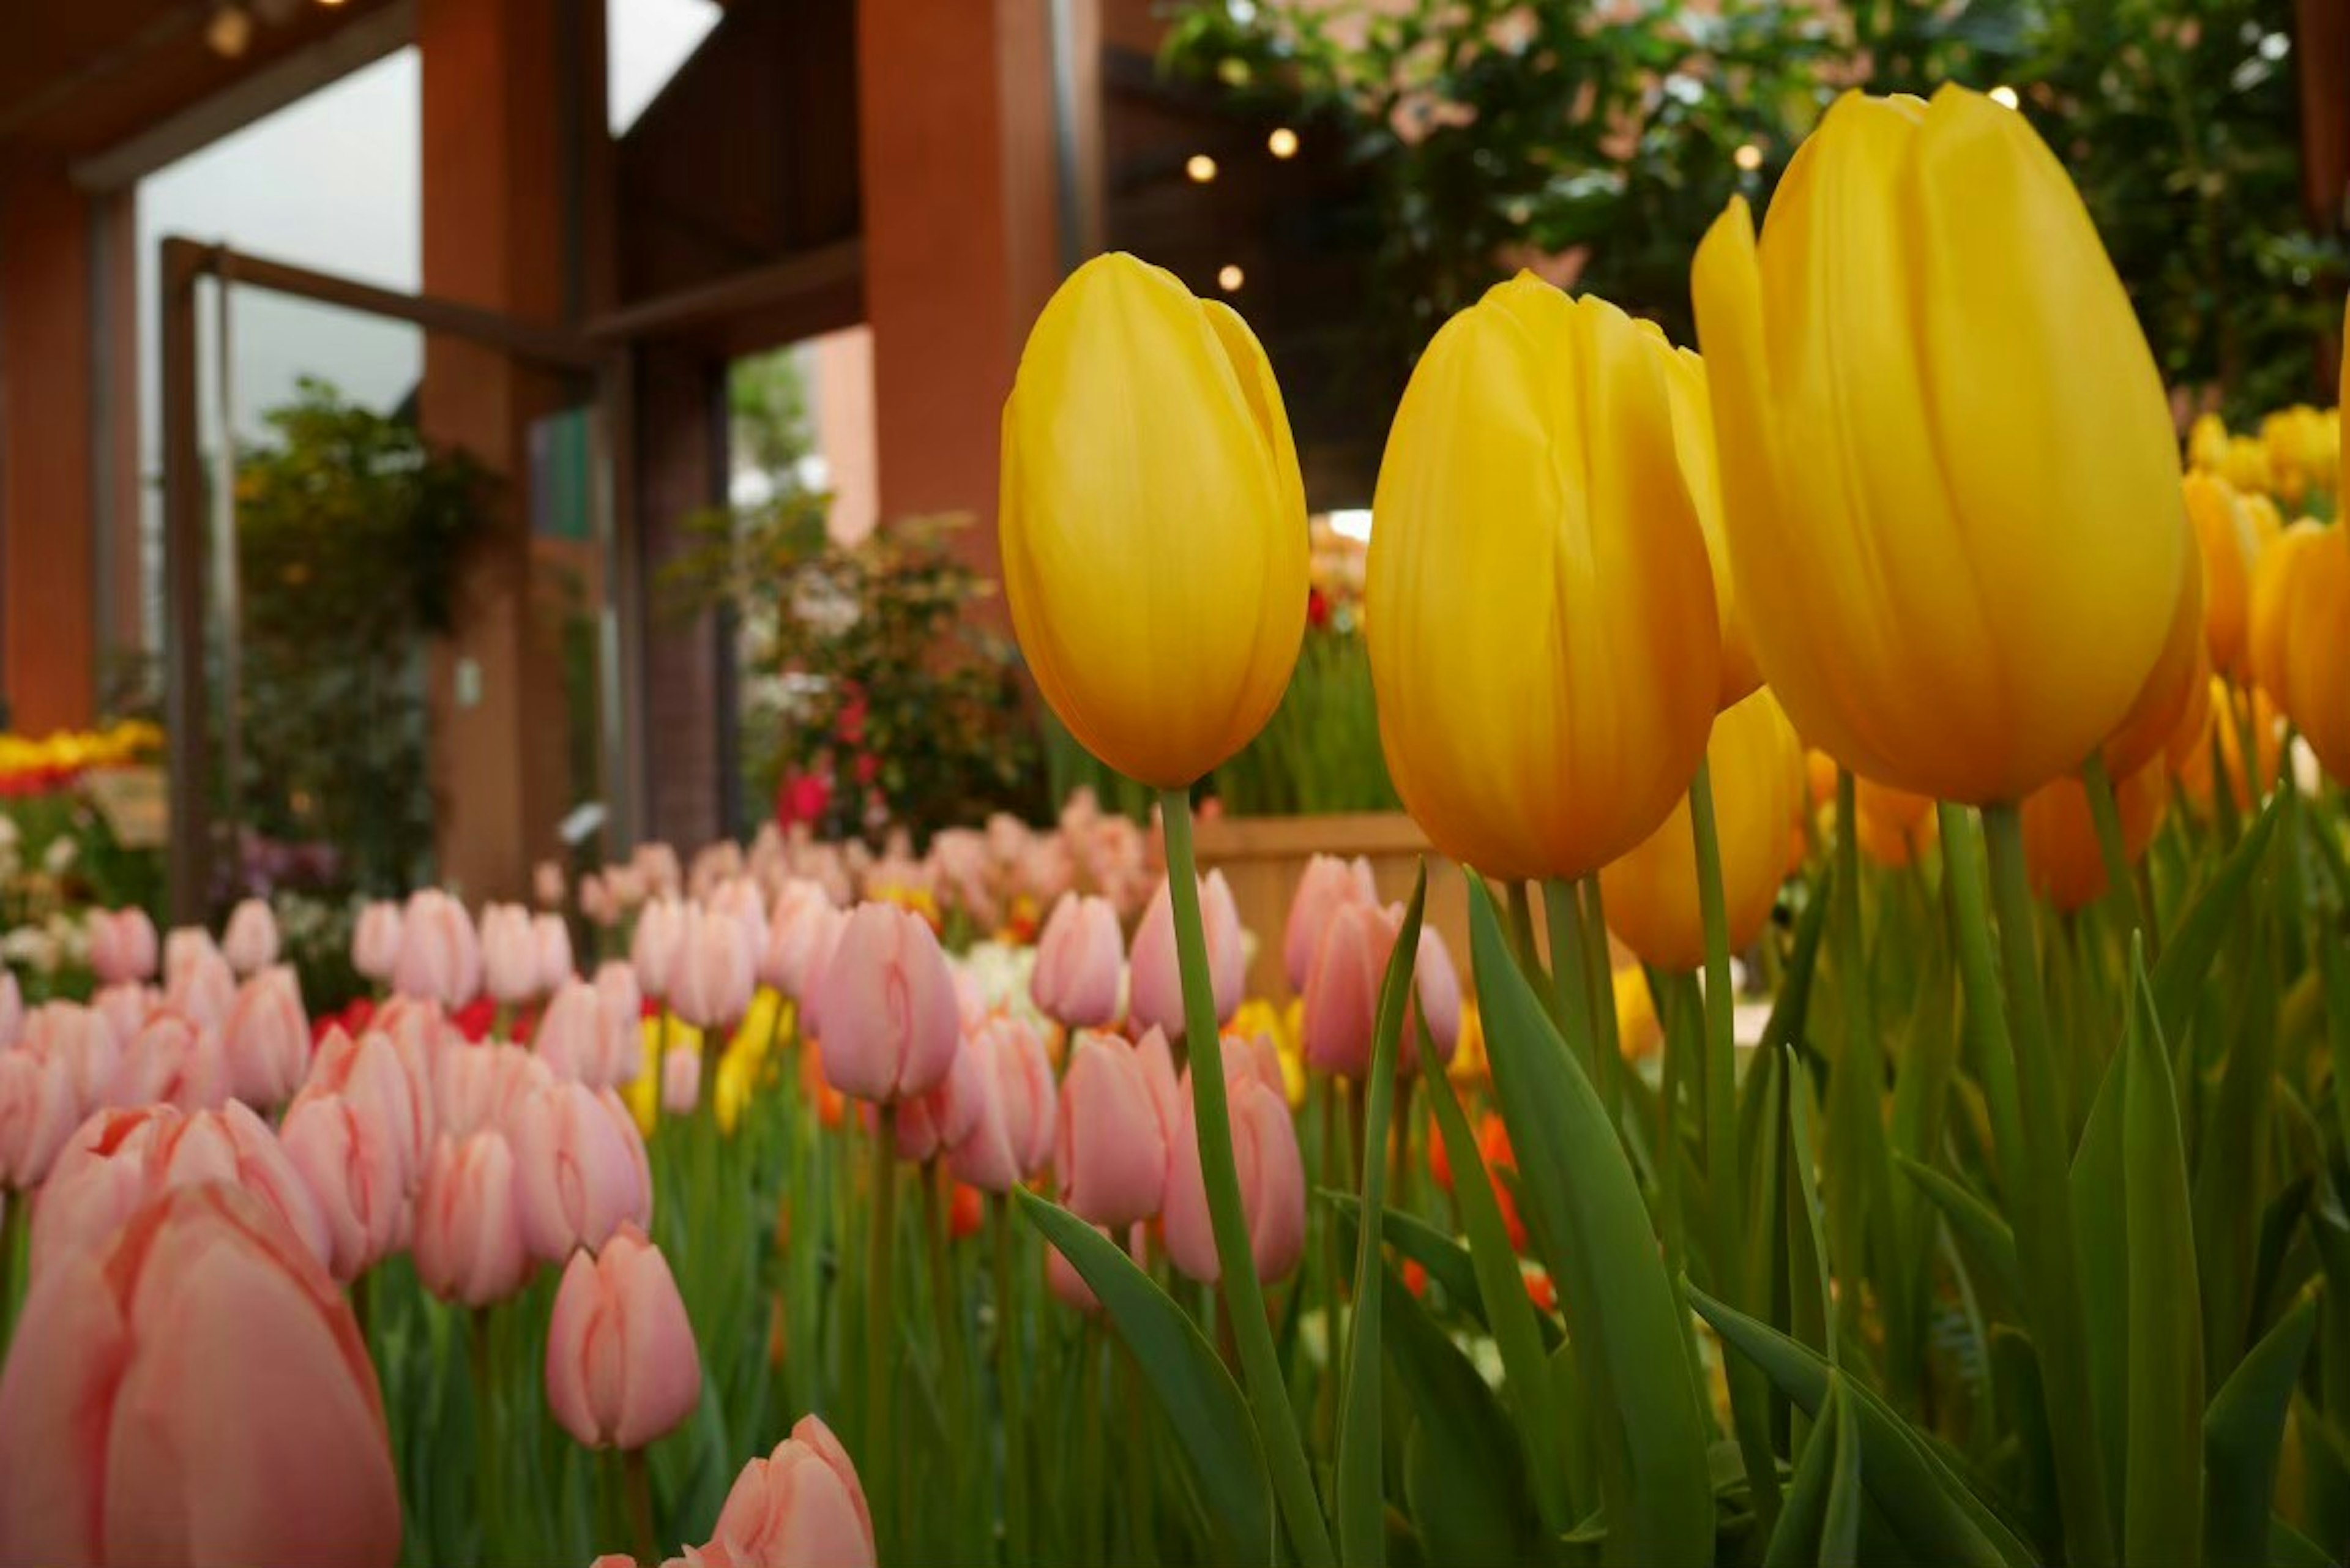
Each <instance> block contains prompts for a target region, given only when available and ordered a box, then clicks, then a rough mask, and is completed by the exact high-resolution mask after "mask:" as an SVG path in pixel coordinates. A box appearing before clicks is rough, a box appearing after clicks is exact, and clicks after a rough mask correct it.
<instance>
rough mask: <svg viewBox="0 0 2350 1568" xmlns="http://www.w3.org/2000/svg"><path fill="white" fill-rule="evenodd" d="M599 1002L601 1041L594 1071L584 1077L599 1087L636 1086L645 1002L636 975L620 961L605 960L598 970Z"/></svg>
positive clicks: (641, 1057) (641, 1061) (641, 1048)
mask: <svg viewBox="0 0 2350 1568" xmlns="http://www.w3.org/2000/svg"><path fill="white" fill-rule="evenodd" d="M596 999H597V1001H598V1003H599V1004H600V1005H599V1007H598V1023H599V1024H600V1026H601V1030H602V1040H601V1044H600V1046H599V1048H598V1053H597V1055H596V1066H595V1070H594V1071H593V1072H592V1073H589V1074H587V1075H584V1076H585V1077H586V1079H587V1082H588V1083H590V1084H592V1085H597V1086H598V1087H601V1086H604V1085H611V1086H614V1087H618V1086H619V1085H622V1084H629V1083H634V1082H635V1081H636V1077H637V1074H638V1073H639V1071H640V1070H641V1069H642V1067H643V1065H644V1048H643V1045H642V1044H641V1033H640V1030H639V1023H640V1022H641V1021H642V1019H643V1017H644V1011H645V1002H644V993H643V992H641V991H639V990H638V988H637V971H635V970H634V969H632V968H630V967H629V965H628V964H627V963H626V962H624V961H621V960H619V959H607V960H605V961H604V962H603V963H601V964H599V965H598V966H597V970H596Z"/></svg>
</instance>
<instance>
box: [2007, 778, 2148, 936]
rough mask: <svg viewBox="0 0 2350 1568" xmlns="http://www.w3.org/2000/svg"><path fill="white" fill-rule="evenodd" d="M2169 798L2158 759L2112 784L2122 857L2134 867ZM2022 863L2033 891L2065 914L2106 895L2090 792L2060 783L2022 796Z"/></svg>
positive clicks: (2077, 785)
mask: <svg viewBox="0 0 2350 1568" xmlns="http://www.w3.org/2000/svg"><path fill="white" fill-rule="evenodd" d="M2169 799H2170V775H2169V771H2168V769H2166V768H2165V767H2163V766H2162V765H2161V763H2160V760H2159V759H2158V760H2157V761H2156V762H2154V763H2149V764H2148V765H2147V766H2146V767H2143V768H2140V769H2139V770H2138V771H2137V773H2135V774H2131V775H2130V776H2129V777H2127V778H2126V779H2121V780H2118V781H2116V783H2115V784H2114V803H2115V805H2116V808H2117V813H2118V815H2119V816H2120V817H2121V829H2122V857H2123V859H2124V860H2126V861H2128V862H2130V863H2132V864H2135V863H2136V862H2137V859H2138V857H2140V856H2142V855H2144V854H2145V853H2146V846H2147V845H2148V844H2150V843H2152V842H2153V840H2154V835H2155V830H2156V829H2157V828H2158V827H2160V826H2162V813H2163V807H2164V806H2165V805H2168V802H2169ZM2019 815H2021V816H2022V826H2023V864H2024V868H2025V871H2026V873H2027V874H2028V875H2029V877H2031V881H2032V889H2033V892H2035V893H2037V894H2039V895H2040V896H2041V897H2042V898H2045V899H2047V900H2048V901H2049V902H2050V903H2052V904H2054V906H2056V908H2057V909H2058V910H2060V911H2061V912H2063V913H2064V914H2067V915H2069V914H2072V913H2073V912H2074V911H2075V910H2077V909H2084V908H2086V907H2087V906H2088V905H2090V904H2094V903H2095V902H2096V901H2097V900H2098V899H2099V898H2104V897H2105V896H2106V858H2105V853H2104V850H2103V847H2102V846H2100V845H2099V844H2098V842H2097V826H2096V818H2095V815H2092V813H2091V810H2090V806H2089V792H2088V791H2087V789H2086V788H2085V787H2084V786H2083V785H2082V784H2081V781H2080V780H2078V779H2058V780H2056V781H2054V783H2052V784H2043V785H2042V786H2041V787H2040V788H2038V789H2036V790H2034V791H2033V792H2032V794H2030V795H2028V796H2026V797H2025V799H2024V802H2023V805H2022V810H2021V812H2020V814H2019Z"/></svg>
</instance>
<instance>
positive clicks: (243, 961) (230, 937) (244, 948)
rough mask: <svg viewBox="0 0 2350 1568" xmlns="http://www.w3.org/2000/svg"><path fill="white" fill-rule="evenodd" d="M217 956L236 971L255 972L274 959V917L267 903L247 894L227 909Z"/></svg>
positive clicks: (248, 973) (275, 953)
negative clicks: (227, 912) (234, 905)
mask: <svg viewBox="0 0 2350 1568" xmlns="http://www.w3.org/2000/svg"><path fill="white" fill-rule="evenodd" d="M221 956H222V957H223V958H224V959H226V960H228V964H229V967H230V968H231V969H233V970H234V971H236V972H237V973H238V974H239V975H252V974H259V973H260V972H261V971H263V970H265V969H267V968H268V967H269V966H270V965H271V964H274V963H276V961H277V917H276V915H274V914H272V913H271V912H270V909H269V906H268V905H267V904H265V903H264V902H262V901H261V900H260V899H259V898H247V899H245V900H244V901H243V902H242V903H240V904H238V905H237V907H236V908H235V909H231V910H230V911H229V915H228V929H226V930H224V931H223V932H222V933H221Z"/></svg>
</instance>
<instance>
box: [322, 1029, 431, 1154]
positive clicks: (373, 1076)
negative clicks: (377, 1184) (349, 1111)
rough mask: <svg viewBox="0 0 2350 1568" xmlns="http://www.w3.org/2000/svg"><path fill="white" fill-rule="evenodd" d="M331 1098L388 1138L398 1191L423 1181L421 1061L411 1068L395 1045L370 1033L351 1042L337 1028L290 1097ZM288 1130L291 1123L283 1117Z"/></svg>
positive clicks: (427, 1139)
mask: <svg viewBox="0 0 2350 1568" xmlns="http://www.w3.org/2000/svg"><path fill="white" fill-rule="evenodd" d="M323 1096H336V1097H338V1098H341V1099H345V1100H348V1101H349V1102H350V1103H351V1104H352V1105H353V1106H356V1107H357V1108H358V1109H359V1110H360V1111H361V1112H363V1113H364V1114H366V1115H367V1116H370V1117H372V1118H373V1119H374V1121H375V1123H376V1125H377V1126H378V1127H380V1128H382V1129H383V1131H384V1132H385V1134H386V1135H387V1136H388V1137H390V1144H391V1147H392V1149H393V1151H394V1152H395V1153H396V1154H397V1156H398V1158H399V1167H400V1191H401V1192H402V1193H403V1194H405V1193H410V1192H413V1191H414V1190H415V1189H416V1184H417V1183H418V1182H420V1181H421V1180H422V1179H424V1162H425V1160H426V1159H428V1158H431V1156H432V1137H433V1131H434V1128H433V1118H434V1109H435V1107H434V1106H433V1103H432V1079H431V1077H430V1075H429V1073H428V1070H427V1069H425V1068H424V1066H423V1064H422V1063H421V1061H419V1062H416V1063H415V1064H412V1065H411V1062H410V1060H409V1058H408V1057H407V1056H406V1055H404V1054H402V1052H401V1050H400V1043H399V1041H398V1039H396V1038H395V1037H394V1036H392V1035H390V1034H387V1033H382V1032H380V1031H378V1030H370V1031H369V1032H368V1033H365V1034H362V1035H360V1036H359V1038H358V1039H356V1040H354V1039H352V1038H351V1036H350V1035H348V1034H347V1033H344V1032H343V1030H342V1029H341V1028H340V1027H339V1026H338V1027H336V1028H332V1029H329V1030H328V1031H327V1034H326V1038H325V1039H323V1040H321V1041H320V1042H319V1043H318V1051H317V1055H316V1056H314V1057H312V1058H311V1061H310V1079H309V1082H308V1083H307V1084H305V1085H303V1086H302V1092H301V1093H300V1094H299V1095H296V1096H295V1097H294V1109H295V1110H299V1109H300V1108H301V1107H302V1106H303V1104H304V1102H306V1101H307V1100H310V1099H313V1098H318V1097H323ZM286 1120H287V1124H288V1125H289V1126H290V1125H291V1123H292V1120H293V1116H292V1112H290V1111H289V1112H288V1113H287V1116H286Z"/></svg>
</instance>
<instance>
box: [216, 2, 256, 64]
mask: <svg viewBox="0 0 2350 1568" xmlns="http://www.w3.org/2000/svg"><path fill="white" fill-rule="evenodd" d="M204 42H205V44H206V45H208V46H210V47H211V49H212V51H213V54H216V55H218V56H220V57H221V58H223V59H224V60H233V59H235V58H236V57H238V56H239V55H242V54H244V51H245V49H246V48H247V47H249V46H250V45H251V44H252V42H253V17H252V16H250V15H249V14H248V13H247V12H246V11H245V9H244V6H242V5H224V6H222V7H221V8H220V9H219V10H217V11H215V12H213V15H212V19H211V20H210V21H208V22H206V23H205V24H204Z"/></svg>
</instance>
